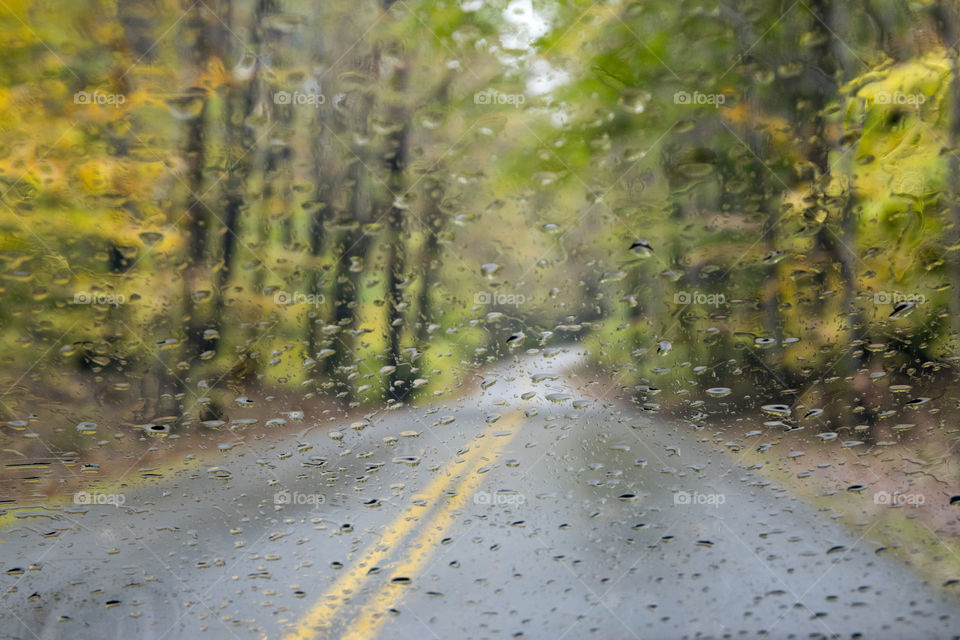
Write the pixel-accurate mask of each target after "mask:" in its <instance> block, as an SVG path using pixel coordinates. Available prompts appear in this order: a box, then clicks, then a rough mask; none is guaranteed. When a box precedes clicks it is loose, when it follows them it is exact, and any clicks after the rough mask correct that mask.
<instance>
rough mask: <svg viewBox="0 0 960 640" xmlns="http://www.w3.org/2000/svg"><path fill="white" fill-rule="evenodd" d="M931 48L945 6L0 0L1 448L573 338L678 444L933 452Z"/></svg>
mask: <svg viewBox="0 0 960 640" xmlns="http://www.w3.org/2000/svg"><path fill="white" fill-rule="evenodd" d="M958 39H960V7H958V4H957V3H956V2H954V1H952V0H950V1H948V0H927V1H912V2H911V1H908V0H863V1H862V2H856V3H851V2H839V1H834V0H797V1H796V2H792V3H791V2H789V1H784V2H779V1H777V2H774V1H749V0H748V1H740V2H733V1H718V2H702V1H689V0H672V1H670V2H666V1H661V0H647V1H644V2H626V1H624V2H616V1H608V2H603V1H601V2H596V3H594V2H531V1H530V0H514V1H513V2H507V1H506V0H502V1H491V2H484V1H482V0H462V1H461V2H459V3H457V2H453V1H446V2H442V1H436V2H420V1H415V0H409V1H405V0H398V1H396V2H391V1H389V0H383V1H382V2H371V1H363V0H360V1H358V2H323V3H320V2H306V1H299V0H198V1H196V2H192V1H191V0H84V1H83V2H73V3H63V2H49V1H42V0H4V2H2V3H0V41H2V51H3V54H2V55H0V70H2V73H0V140H2V144H0V225H2V234H0V261H2V278H0V286H2V299H3V304H2V305H0V341H2V358H3V363H2V373H0V380H2V385H0V387H2V388H0V392H2V394H3V395H2V397H0V400H2V404H0V411H2V412H3V415H2V416H0V417H2V419H3V421H4V424H5V426H4V430H5V431H4V438H5V440H6V441H7V444H6V445H5V446H7V447H9V448H10V449H8V451H9V450H11V449H12V450H15V451H18V452H21V453H20V455H27V454H30V453H31V452H32V453H33V454H36V455H47V454H46V453H43V451H49V448H50V447H52V448H53V449H54V450H56V452H57V453H58V455H59V453H60V452H63V451H71V452H78V451H83V450H85V449H87V448H90V447H92V446H94V445H103V444H104V443H105V442H106V441H109V440H110V439H111V438H113V437H116V438H120V437H121V435H122V433H125V432H122V431H121V433H118V434H117V435H116V436H114V435H111V434H112V433H113V431H120V429H119V427H121V426H125V427H133V428H135V429H142V430H143V431H145V432H146V434H147V435H157V436H168V435H177V434H182V433H187V432H188V431H189V430H190V429H211V430H222V429H224V428H231V429H239V428H242V427H243V426H244V424H245V423H244V422H243V420H239V421H238V420H234V418H236V417H237V415H236V414H235V412H232V409H234V408H235V407H237V406H238V405H239V406H241V407H243V406H246V407H249V406H250V405H251V404H254V403H260V402H261V401H262V400H264V399H266V400H270V399H274V401H275V403H276V405H277V406H278V407H279V408H280V409H283V413H282V414H280V413H277V412H276V411H275V412H274V413H275V414H276V415H273V414H271V415H273V417H272V418H271V419H272V420H273V421H274V422H273V423H272V424H275V425H281V424H283V423H285V421H286V420H288V419H293V420H297V419H302V418H303V413H302V411H303V410H304V408H305V407H306V409H307V413H308V414H309V415H308V417H310V418H311V419H313V418H314V417H315V415H313V414H314V413H316V412H315V411H314V409H312V408H313V407H323V411H325V412H326V414H325V415H327V416H329V417H330V418H331V419H333V418H334V417H336V416H337V415H342V413H343V412H344V411H350V410H352V409H356V410H357V411H359V412H363V411H366V410H370V409H372V408H376V407H382V406H385V405H401V404H405V403H410V402H416V401H420V400H424V399H430V398H435V397H436V398H448V397H452V396H453V395H455V394H456V393H457V389H458V387H461V386H464V385H467V384H468V383H471V382H472V381H474V380H475V379H476V378H477V377H478V375H479V374H480V373H481V369H480V368H481V367H482V366H484V365H485V364H487V363H490V362H493V361H496V360H497V359H500V358H503V357H506V356H509V355H510V354H511V353H522V352H523V351H524V350H526V349H532V348H545V347H547V348H548V347H551V346H558V345H564V344H569V343H571V342H580V343H582V344H584V345H585V346H588V347H589V349H590V353H591V356H592V358H593V362H594V365H595V373H596V375H597V376H598V377H599V378H600V379H601V380H602V382H603V384H604V385H605V386H604V388H605V389H606V391H605V393H604V396H605V397H609V398H611V399H612V398H614V397H619V398H627V399H630V400H632V401H634V402H636V403H638V404H639V405H640V406H642V407H643V408H644V409H647V410H650V411H663V412H673V413H674V414H676V415H679V416H681V417H683V418H685V419H687V420H689V421H690V422H691V423H692V424H693V425H694V426H695V427H698V428H700V427H703V426H704V425H705V424H707V423H708V422H709V421H710V420H711V419H712V418H717V417H719V418H724V419H731V420H732V419H735V418H736V417H737V416H741V415H753V414H759V415H765V416H767V417H766V418H765V419H767V420H771V421H773V423H774V424H781V425H784V426H786V427H787V429H788V430H789V429H790V428H792V427H795V426H796V425H797V424H800V423H801V422H802V421H803V420H807V421H813V420H814V419H815V420H816V423H815V424H814V426H816V427H817V429H819V430H820V431H828V432H836V431H838V430H839V429H841V428H842V429H849V430H850V431H851V433H854V432H855V434H856V435H855V438H856V439H857V440H859V441H864V442H868V443H878V442H884V441H886V440H888V439H891V438H895V437H898V436H897V434H896V433H895V432H896V431H898V430H901V431H906V430H907V429H909V428H910V427H912V426H913V425H912V424H908V423H907V421H906V420H905V419H903V417H902V416H903V412H904V410H916V411H917V412H918V413H919V412H922V413H923V414H924V415H925V416H926V418H925V419H926V420H927V422H926V423H923V424H925V425H927V426H928V428H930V429H935V430H936V432H937V434H938V437H939V439H938V447H940V448H941V453H947V451H943V450H942V448H943V447H947V448H948V451H949V452H952V453H953V455H955V453H956V451H955V450H956V443H957V434H958V431H957V429H956V428H955V427H952V426H949V425H946V424H944V421H943V417H942V416H939V417H938V415H937V414H938V413H939V412H940V411H941V410H947V412H948V413H949V414H950V415H954V414H953V413H951V411H953V410H955V409H956V406H957V403H958V401H960V388H958V387H957V386H956V384H955V383H956V379H955V375H956V368H957V358H958V354H960V343H958V330H960V294H958V291H957V288H956V285H957V283H958V282H960V198H958V191H960V173H958V169H960V156H958V153H960V149H958V148H957V147H958V140H960V70H958V62H957V43H958ZM894 392H901V393H900V394H899V395H898V396H896V397H894V396H892V395H891V393H894ZM711 398H723V399H724V400H723V402H722V403H721V404H719V405H718V404H717V403H716V402H713V403H712V404H711V402H712V401H711ZM280 405H282V406H280ZM258 406H259V405H258ZM764 407H765V408H764ZM267 417H269V416H268V415H266V414H265V415H264V416H263V418H264V419H266V418H267ZM231 420H234V421H233V422H231ZM885 420H886V422H884V421H885ZM914 422H917V420H914ZM885 424H887V425H888V426H887V427H884V426H883V425H885ZM904 425H907V426H906V427H904ZM898 427H899V428H900V429H898ZM810 431H812V432H813V431H816V429H811V430H810ZM28 436H29V437H32V438H35V439H37V438H38V439H39V441H42V446H41V444H38V443H37V442H36V441H34V442H33V443H32V444H31V442H30V441H27V440H25V438H26V437H28ZM91 436H92V437H91ZM850 437H851V438H853V437H854V436H850ZM105 439H106V440H105ZM31 447H32V448H33V449H36V451H33V449H31ZM45 448H47V449H45ZM49 453H50V454H51V455H52V453H53V452H52V451H49ZM14 460H16V458H14ZM8 466H12V467H16V464H15V463H14V464H12V465H8Z"/></svg>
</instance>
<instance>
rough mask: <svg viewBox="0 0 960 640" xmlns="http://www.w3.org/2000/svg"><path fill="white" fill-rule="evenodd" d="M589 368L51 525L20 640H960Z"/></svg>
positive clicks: (544, 368) (855, 557) (31, 580)
mask: <svg viewBox="0 0 960 640" xmlns="http://www.w3.org/2000/svg"><path fill="white" fill-rule="evenodd" d="M580 359H581V356H580V355H579V354H577V353H576V352H575V351H574V350H556V351H549V352H543V353H541V354H539V355H535V356H530V355H527V356H520V357H518V358H517V359H516V360H515V361H512V362H509V363H505V364H502V365H500V366H499V367H498V368H497V369H495V370H493V371H491V372H488V374H487V377H486V381H485V382H484V384H482V385H481V388H480V389H478V390H477V392H476V393H474V394H472V395H470V396H468V397H464V398H461V399H459V400H457V401H456V402H449V403H448V404H447V405H444V404H439V405H434V406H428V407H421V408H413V409H411V408H404V409H399V410H396V411H390V412H386V413H381V414H379V415H377V416H376V417H374V418H373V419H372V420H370V421H369V423H368V422H366V421H364V422H362V423H354V424H343V425H339V426H335V427H333V429H334V430H335V431H334V432H333V433H331V432H330V431H329V430H328V429H329V428H328V427H326V426H324V427H323V428H317V429H313V430H310V431H307V432H304V433H302V435H301V437H300V438H299V439H298V438H296V437H291V439H290V440H289V441H286V442H283V443H280V444H266V443H265V442H261V443H257V442H250V443H248V445H247V446H246V447H243V448H237V449H235V450H233V451H231V452H230V453H228V454H226V455H224V456H222V457H221V458H219V459H218V463H219V467H221V469H214V470H212V471H208V468H209V466H208V465H204V466H202V467H199V468H193V469H189V468H187V469H184V470H183V471H182V472H181V473H180V474H178V475H177V476H176V477H175V478H166V479H163V480H161V481H159V482H158V483H157V484H156V485H153V486H148V487H143V488H140V489H138V490H137V491H131V492H129V493H126V494H124V504H123V506H121V507H119V508H117V507H114V506H110V505H90V506H86V507H84V508H83V509H70V511H71V512H67V511H66V510H57V511H51V512H41V511H40V510H37V511H36V512H37V513H46V515H42V516H37V517H35V518H22V520H21V521H22V523H23V524H22V526H20V527H18V528H16V529H13V530H9V531H5V532H3V533H2V535H0V539H2V540H3V544H2V546H0V549H2V550H3V551H2V553H3V561H4V571H7V573H6V574H5V575H3V574H0V579H2V580H3V582H4V585H5V588H4V595H3V599H2V604H3V605H4V606H3V608H2V610H0V617H2V621H0V622H2V624H0V637H3V638H44V639H46V638H61V637H63V638H158V639H159V638H168V639H169V638H198V637H209V638H258V637H266V638H357V639H359V638H375V637H382V638H434V637H435V638H504V637H530V638H580V637H598V638H680V637H686V638H719V637H730V636H743V637H756V636H758V635H760V634H765V636H766V637H770V638H787V637H791V636H793V637H801V636H802V637H818V636H824V637H830V636H834V635H836V636H838V637H850V636H851V635H852V634H855V633H861V634H863V635H864V637H868V638H902V637H906V636H909V637H923V638H946V637H951V636H952V635H955V634H957V633H960V602H958V601H956V600H950V599H947V598H946V597H944V596H942V595H940V594H939V592H938V591H936V590H934V589H931V588H930V587H928V586H927V585H925V584H924V583H923V582H922V581H921V580H920V579H919V578H918V577H916V576H915V575H914V574H913V573H911V572H910V571H909V570H908V569H907V568H905V567H904V566H902V565H901V564H899V563H898V562H897V561H896V560H895V559H893V558H889V557H886V556H885V555H877V554H876V553H875V550H876V548H877V544H876V543H874V542H872V541H871V540H870V538H869V527H866V528H865V531H860V532H852V531H850V530H848V529H845V528H844V527H843V526H842V525H841V524H839V523H837V522H836V521H834V520H832V519H831V518H830V514H829V513H823V512H818V511H817V510H816V509H815V508H814V507H811V506H809V505H807V504H805V503H804V502H802V501H800V500H798V499H796V498H793V497H791V496H790V495H789V494H788V493H787V492H786V491H783V490H778V489H776V488H775V487H772V486H768V485H766V483H762V482H758V480H760V478H759V477H758V476H756V475H754V474H753V473H752V472H750V471H748V470H745V469H743V468H742V467H737V466H736V460H735V458H733V457H732V456H731V455H730V454H728V453H726V452H722V451H718V450H717V449H715V448H713V447H712V446H710V445H709V444H703V443H699V442H697V439H698V434H694V433H691V432H689V431H688V430H686V429H684V428H678V427H673V426H671V425H668V424H665V423H662V422H658V421H657V418H656V417H653V416H650V415H647V414H641V413H638V412H635V410H633V409H632V408H628V407H625V406H622V405H616V404H614V403H605V402H603V401H601V400H597V399H596V397H595V395H593V394H591V389H594V388H595V387H589V386H583V384H582V382H583V380H582V379H581V378H579V377H578V376H577V375H576V373H575V371H576V367H577V365H578V363H579V362H580ZM490 383H492V384H490ZM484 387H485V388H484ZM531 392H532V393H534V394H535V395H533V396H532V397H527V395H528V394H529V393H531ZM309 419H310V416H307V420H308V421H309ZM307 424H309V422H308V423H307ZM305 426H306V425H305ZM331 436H332V437H331ZM298 445H301V446H298ZM53 532H58V535H56V536H53V537H44V536H43V535H42V534H44V533H53ZM861 535H862V536H863V537H861ZM31 565H34V566H31ZM14 568H16V569H21V570H22V571H11V569H14Z"/></svg>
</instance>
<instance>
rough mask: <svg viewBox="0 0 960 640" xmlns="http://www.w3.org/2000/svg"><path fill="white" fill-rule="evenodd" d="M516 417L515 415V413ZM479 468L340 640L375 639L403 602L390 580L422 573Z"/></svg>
mask: <svg viewBox="0 0 960 640" xmlns="http://www.w3.org/2000/svg"><path fill="white" fill-rule="evenodd" d="M516 415H517V416H519V413H517V414H516ZM517 421H519V420H517ZM519 431H520V430H519V429H516V430H515V431H513V432H512V433H510V434H509V435H508V436H504V437H500V438H497V439H496V441H495V442H494V446H492V447H490V452H489V453H490V455H491V456H496V455H497V454H499V453H500V451H501V450H502V449H503V448H504V447H506V446H507V445H508V444H509V443H510V441H511V440H513V438H514V437H516V435H517V433H518V432H519ZM481 466H482V463H481V464H477V465H475V467H474V468H473V469H471V470H470V473H468V474H467V475H466V477H465V478H464V479H463V480H461V481H460V483H459V485H458V486H457V488H456V492H455V494H454V495H453V497H452V498H451V499H450V501H449V502H448V503H447V504H446V505H445V506H444V507H442V508H441V510H440V511H439V512H438V513H437V514H436V515H435V516H434V517H433V520H432V521H431V522H430V524H429V525H427V527H425V531H424V536H423V539H422V541H421V544H419V545H418V546H417V547H416V549H414V550H413V551H412V552H411V553H410V554H409V555H408V556H407V557H406V558H405V560H404V561H403V562H402V563H401V564H400V565H399V566H398V567H397V568H396V569H395V570H394V572H393V575H392V576H391V578H390V580H388V581H387V583H386V584H385V585H384V588H383V589H382V590H381V591H380V592H379V593H378V594H377V595H376V596H375V597H374V598H373V599H372V600H371V601H370V602H369V603H368V604H367V605H366V606H365V607H364V608H363V610H362V611H361V612H360V614H359V616H358V619H357V620H356V621H355V622H354V623H353V624H352V625H351V627H350V628H349V629H348V630H347V631H346V633H345V634H344V635H343V637H342V638H341V640H368V639H370V638H375V637H376V635H377V633H379V631H380V628H381V627H382V626H383V625H384V623H385V622H386V621H387V619H388V616H387V615H386V612H387V610H388V609H390V608H396V606H397V605H398V604H399V603H400V601H401V600H402V599H403V596H404V591H405V589H407V587H406V586H404V585H403V584H397V583H394V582H392V580H393V579H394V578H397V577H405V578H413V577H414V576H417V575H419V574H420V573H421V572H423V570H424V568H425V566H426V564H427V562H428V561H429V560H430V558H431V557H433V555H434V552H435V551H436V549H437V548H438V547H439V546H440V541H441V540H442V539H443V537H444V535H446V533H447V531H448V530H449V529H450V527H451V526H452V525H453V523H454V521H455V520H456V519H457V517H458V515H459V512H460V510H461V509H463V507H464V506H465V505H466V503H467V501H468V500H470V498H471V497H472V496H473V494H474V492H475V491H476V490H477V489H478V488H479V486H480V484H481V483H482V482H483V476H482V474H479V473H477V471H478V470H479V469H480V467H481Z"/></svg>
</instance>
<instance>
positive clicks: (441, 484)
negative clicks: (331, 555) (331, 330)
mask: <svg viewBox="0 0 960 640" xmlns="http://www.w3.org/2000/svg"><path fill="white" fill-rule="evenodd" d="M519 416H520V413H519V412H518V413H516V414H514V415H513V416H511V419H510V420H508V421H507V424H505V425H503V426H497V427H493V426H491V427H490V428H488V429H487V430H486V431H484V432H483V437H478V438H477V440H479V441H480V442H479V443H473V445H472V446H471V448H470V450H469V451H467V452H466V453H465V454H464V455H463V456H462V460H461V459H454V460H452V461H450V462H449V463H448V464H447V465H446V466H445V467H444V468H443V470H442V471H440V472H439V473H438V474H437V477H436V478H434V479H433V480H432V481H431V482H430V484H429V485H427V487H426V489H424V490H423V491H421V492H418V493H417V494H416V495H418V496H422V497H423V498H425V499H426V501H427V502H428V504H431V505H432V504H434V503H436V502H437V501H438V500H439V498H440V495H441V494H442V493H443V492H444V490H445V489H446V488H447V487H448V486H449V485H451V484H453V483H454V482H455V480H456V475H457V467H458V465H461V464H462V465H463V467H464V468H466V469H468V470H470V472H469V473H468V474H467V476H468V477H470V476H472V475H476V473H475V472H476V470H477V469H479V468H480V467H481V466H483V464H484V456H483V453H484V451H485V450H486V449H492V448H495V447H496V448H499V447H497V446H496V445H500V446H503V445H505V444H506V442H502V443H501V442H497V441H502V440H508V438H497V437H495V436H493V433H494V432H495V431H497V430H499V429H503V428H505V427H508V426H512V425H513V424H516V423H518V422H519ZM512 437H513V435H512V434H511V436H510V439H512ZM484 438H487V439H489V441H494V442H492V444H490V445H489V446H483V442H484ZM422 509H423V507H420V506H417V505H415V504H411V505H409V506H408V507H407V508H406V509H404V511H403V512H402V513H401V514H400V515H399V516H397V517H396V518H395V519H394V520H393V521H392V522H391V523H390V525H389V526H388V527H387V528H386V530H384V532H383V534H382V535H381V536H380V538H379V539H378V540H376V541H374V542H373V543H372V544H370V546H368V547H367V549H366V550H365V551H364V553H363V556H362V557H361V558H360V559H359V560H357V561H356V562H354V563H352V564H351V566H350V569H349V570H348V571H347V572H346V573H345V574H343V575H341V576H340V578H338V579H337V581H336V582H334V584H333V586H331V587H330V589H328V590H327V592H326V593H324V595H323V596H322V597H321V598H320V599H319V600H318V601H317V602H316V603H315V604H314V605H313V607H311V609H310V610H309V611H308V612H307V614H306V615H305V616H304V617H303V618H302V619H301V620H300V622H299V624H298V625H297V627H296V629H294V630H292V631H290V632H288V633H287V635H286V636H285V638H286V640H307V639H309V638H315V637H317V633H318V632H319V631H321V630H323V629H326V628H329V626H330V624H331V622H332V620H333V618H334V616H335V615H336V613H337V612H338V610H339V609H340V607H341V605H342V604H343V602H344V599H345V597H347V596H349V594H351V593H353V592H355V591H356V590H357V589H358V588H359V587H360V586H361V584H362V583H363V581H364V579H365V578H367V577H368V575H369V573H368V572H369V571H370V569H371V568H373V567H375V566H377V565H378V563H379V562H380V561H382V560H383V559H385V558H386V557H387V556H389V555H390V554H391V553H393V552H394V551H395V549H396V547H397V546H398V545H399V543H400V542H402V541H403V539H404V538H405V537H406V536H407V535H409V534H410V533H411V532H412V531H413V530H414V529H415V528H416V526H417V524H418V522H419V518H418V517H417V515H418V513H419V512H420V511H422Z"/></svg>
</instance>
